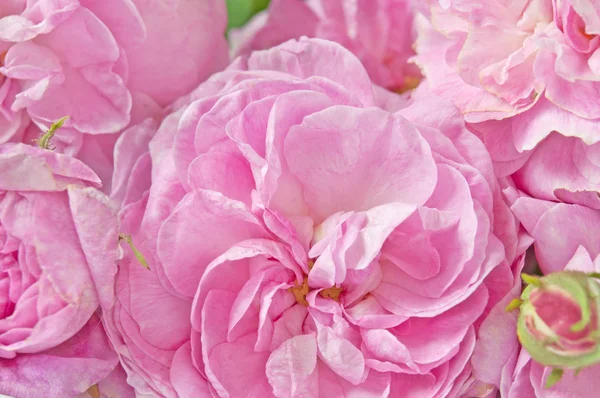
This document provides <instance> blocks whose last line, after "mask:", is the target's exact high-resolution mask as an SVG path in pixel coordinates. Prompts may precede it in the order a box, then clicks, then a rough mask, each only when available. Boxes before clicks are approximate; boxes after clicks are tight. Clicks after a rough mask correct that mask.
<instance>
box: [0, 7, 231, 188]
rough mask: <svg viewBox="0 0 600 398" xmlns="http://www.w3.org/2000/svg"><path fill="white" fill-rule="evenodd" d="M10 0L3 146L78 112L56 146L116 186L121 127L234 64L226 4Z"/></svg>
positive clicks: (2, 26) (0, 80) (0, 25)
mask: <svg viewBox="0 0 600 398" xmlns="http://www.w3.org/2000/svg"><path fill="white" fill-rule="evenodd" d="M5 3H7V4H3V5H2V7H1V9H0V53H2V54H3V55H2V57H1V58H0V61H1V62H0V65H3V66H2V67H1V68H0V74H1V75H0V84H1V89H0V101H1V102H0V103H1V104H2V106H1V109H2V112H1V115H0V143H2V142H6V141H22V142H25V143H31V141H32V140H33V139H35V138H38V137H39V135H40V129H42V130H45V129H46V128H47V127H48V126H49V125H50V124H51V123H52V122H53V121H54V120H56V119H58V118H61V117H63V116H70V119H69V121H68V122H67V123H66V125H65V127H64V128H63V129H61V130H60V131H59V133H58V134H57V136H56V138H55V140H54V143H55V146H56V147H57V149H58V150H59V151H61V152H65V153H67V154H71V155H76V156H77V157H79V158H81V159H83V160H84V161H85V162H86V163H87V164H89V165H90V166H91V167H92V168H93V169H94V170H95V171H96V172H97V173H98V174H99V176H100V177H101V179H102V181H104V182H105V185H106V186H107V187H109V186H110V184H109V183H110V176H111V174H112V161H113V159H112V151H113V146H114V142H115V140H116V138H117V136H116V135H114V134H113V133H117V132H119V131H120V130H122V129H123V128H125V127H126V126H127V125H128V124H129V123H130V122H131V121H133V122H137V121H139V120H142V119H143V118H144V117H147V116H152V115H158V114H160V110H161V108H162V107H164V106H166V105H168V104H170V103H171V102H172V101H173V100H175V99H176V98H178V97H179V96H181V95H183V94H186V93H187V92H188V91H190V90H191V89H192V88H194V87H196V86H197V85H198V83H200V82H201V81H203V80H204V79H206V78H207V77H208V76H210V74H211V73H213V72H215V71H216V70H219V69H221V68H223V67H224V66H225V65H226V64H227V61H228V59H227V58H228V57H227V44H226V42H225V39H224V37H223V33H224V30H225V26H226V11H225V5H224V2H223V1H220V0H209V1H188V0H176V1H164V0H159V1H154V0H135V1H129V0H115V1H110V2H106V1H90V0H63V1H54V0H35V1H25V0H10V1H8V2H5ZM199 27H201V31H200V32H198V31H195V32H194V33H191V32H192V30H197V29H198V28H199ZM30 121H31V122H33V123H30ZM82 133H83V134H82Z"/></svg>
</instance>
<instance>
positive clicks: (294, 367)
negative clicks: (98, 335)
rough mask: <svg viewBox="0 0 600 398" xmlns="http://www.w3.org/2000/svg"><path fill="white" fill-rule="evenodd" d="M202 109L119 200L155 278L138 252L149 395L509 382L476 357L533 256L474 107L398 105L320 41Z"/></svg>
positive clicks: (255, 57) (212, 88)
mask: <svg viewBox="0 0 600 398" xmlns="http://www.w3.org/2000/svg"><path fill="white" fill-rule="evenodd" d="M342 68H343V70H344V73H339V71H340V70H341V69H342ZM187 101H188V103H187V104H178V105H179V106H181V107H179V108H177V107H175V108H176V110H174V113H173V114H171V115H170V116H169V117H167V118H166V119H165V121H164V122H163V124H162V125H161V126H160V127H159V128H158V131H157V132H156V133H155V131H156V129H157V126H156V125H154V124H153V122H152V121H148V122H146V123H143V124H141V125H138V126H134V127H132V129H131V130H129V131H127V132H125V133H124V134H123V135H122V136H121V138H120V141H119V143H118V144H117V146H116V153H115V157H116V162H117V164H119V165H120V166H118V167H117V173H116V174H115V178H114V179H113V180H114V181H116V182H121V183H118V184H115V186H114V187H113V197H114V198H115V199H116V200H118V201H120V202H121V203H123V210H122V213H121V219H122V228H123V229H124V231H125V232H126V233H131V234H132V236H133V240H134V242H135V243H136V246H137V249H138V250H139V251H141V252H142V253H143V254H144V255H145V257H146V260H147V262H148V264H149V266H150V270H147V269H145V268H143V267H142V266H141V265H140V264H139V263H138V262H137V261H136V260H135V258H134V257H133V256H132V253H131V252H128V253H126V256H125V258H124V259H123V260H122V261H121V262H120V263H119V268H118V269H119V271H118V274H117V278H116V294H117V301H116V304H115V306H114V307H113V308H112V309H111V310H110V311H107V312H106V313H105V316H104V321H105V324H106V327H107V330H108V333H109V336H110V337H111V340H112V341H113V343H114V345H115V347H116V349H117V351H118V352H119V354H120V356H121V359H122V363H123V366H124V368H125V371H126V372H127V373H128V380H129V382H130V384H131V385H133V386H134V387H135V388H136V391H137V393H138V394H148V395H154V396H164V397H197V396H211V394H212V396H220V397H229V396H230V397H241V396H244V397H271V396H277V397H288V396H289V397H291V396H294V397H299V396H332V397H337V396H361V397H367V396H372V397H387V396H404V397H438V396H472V395H470V391H471V389H472V388H474V387H475V386H477V387H483V388H484V389H485V394H487V393H488V392H489V391H491V389H493V388H494V387H495V386H494V385H485V386H481V385H480V384H481V383H479V381H478V380H476V377H475V376H474V370H473V366H472V365H471V362H470V361H471V356H472V354H473V350H474V347H475V346H476V344H478V343H477V341H478V329H479V325H480V324H481V322H482V321H483V319H484V318H485V316H486V315H487V314H488V313H489V312H490V311H491V310H492V308H493V307H494V305H495V304H496V303H498V302H499V301H500V300H501V299H502V298H503V297H505V296H506V295H507V293H509V291H511V289H513V286H514V285H515V277H514V270H513V269H511V266H513V263H515V264H516V265H514V267H517V268H518V267H519V265H518V264H519V263H521V264H522V251H523V250H524V249H522V248H520V247H519V246H518V240H517V228H518V224H517V223H516V222H515V220H514V218H513V216H512V215H511V213H510V211H509V209H508V207H507V206H506V205H505V204H504V202H503V199H502V197H501V194H500V191H499V189H498V187H497V183H496V180H495V178H494V175H493V172H492V165H491V161H490V159H489V157H488V155H487V153H486V151H485V148H484V147H483V145H482V143H481V142H480V141H479V140H478V139H477V138H476V137H475V136H474V135H472V134H471V133H469V132H468V131H467V130H466V129H465V126H464V123H463V121H462V118H461V116H460V114H459V113H458V112H457V110H456V109H455V108H454V107H452V106H451V105H449V104H448V103H446V102H445V101H442V100H439V99H435V98H429V99H426V100H423V101H421V102H417V103H415V104H413V105H412V106H410V107H409V108H406V109H403V110H402V111H400V112H398V113H389V112H386V111H384V110H381V109H378V108H376V107H374V106H373V104H374V96H373V88H372V85H371V82H370V80H369V78H368V76H367V73H366V71H365V70H364V68H363V67H362V65H361V63H360V62H359V60H358V59H357V58H355V57H354V56H352V54H351V53H350V52H348V51H347V50H345V49H344V48H342V47H341V46H339V45H337V44H335V43H332V42H327V41H322V40H318V39H301V40H300V41H298V42H296V41H289V42H286V43H284V44H282V45H280V46H278V47H275V48H273V49H271V50H268V51H259V52H255V53H253V54H252V55H251V56H249V57H247V58H246V57H245V58H240V59H238V60H237V61H236V62H234V64H233V65H231V66H230V67H229V68H228V69H227V70H225V71H224V72H222V73H219V74H216V75H214V76H213V77H212V78H210V79H209V80H208V81H207V82H205V83H204V84H202V85H201V86H200V87H199V88H198V89H197V90H195V91H194V92H193V93H192V94H191V96H190V97H189V98H188V100H187ZM433 110H435V111H434V112H433ZM153 134H155V135H154V137H153V138H151V137H152V136H153ZM142 137H145V140H146V141H145V142H148V141H150V144H149V147H148V146H147V145H146V143H145V142H144V140H143V139H142ZM119 170H120V171H119ZM129 175H131V176H133V177H132V178H130V179H129V180H128V181H126V180H127V179H126V178H125V176H129ZM504 360H505V359H504V358H499V359H498V358H493V357H490V358H488V359H486V360H485V361H484V362H485V363H484V364H483V365H487V366H488V370H489V373H488V375H489V378H490V379H494V378H495V377H496V376H495V375H492V374H491V373H493V372H494V371H493V370H491V369H492V368H494V369H497V370H496V371H497V372H498V373H499V372H501V369H502V366H503V362H502V361H504ZM494 362H498V363H494ZM497 378H498V379H499V378H500V376H499V375H498V376H497ZM492 381H493V380H490V382H492ZM485 383H488V381H485Z"/></svg>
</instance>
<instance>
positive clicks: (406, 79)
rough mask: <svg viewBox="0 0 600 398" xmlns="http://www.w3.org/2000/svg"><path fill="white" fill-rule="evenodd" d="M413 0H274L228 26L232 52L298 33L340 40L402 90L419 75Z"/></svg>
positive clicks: (378, 79) (377, 77) (386, 83)
mask: <svg viewBox="0 0 600 398" xmlns="http://www.w3.org/2000/svg"><path fill="white" fill-rule="evenodd" d="M414 7H415V5H414V4H413V0H375V1H374V0H360V1H348V0H333V1H332V0H309V1H306V2H305V1H301V0H273V1H271V4H270V6H269V9H268V10H265V11H263V12H262V13H259V14H257V15H255V16H254V17H253V19H252V20H251V21H250V22H249V23H248V24H247V25H245V26H244V27H243V28H241V29H236V30H233V31H231V32H230V38H231V40H232V47H233V53H234V54H235V55H240V54H249V53H250V52H251V51H254V50H264V49H268V48H270V47H272V46H275V45H277V44H280V43H283V42H284V41H286V40H289V39H293V38H299V37H301V36H308V37H318V38H321V39H326V40H331V41H335V42H337V43H340V44H342V45H343V46H344V47H346V48H347V49H349V50H350V51H352V52H353V53H354V55H356V56H357V57H358V58H359V59H360V60H361V62H362V63H363V65H364V67H365V69H366V70H367V72H368V73H369V76H370V77H371V79H372V80H373V82H375V83H376V84H378V85H380V86H383V87H386V88H388V89H390V90H393V91H407V90H411V89H413V88H415V87H416V85H417V84H418V83H419V80H420V74H419V71H418V68H416V67H415V66H414V65H411V64H409V63H408V59H409V58H410V57H411V56H412V55H414V50H413V48H412V45H413V42H414V39H415V31H414V28H413V18H414Z"/></svg>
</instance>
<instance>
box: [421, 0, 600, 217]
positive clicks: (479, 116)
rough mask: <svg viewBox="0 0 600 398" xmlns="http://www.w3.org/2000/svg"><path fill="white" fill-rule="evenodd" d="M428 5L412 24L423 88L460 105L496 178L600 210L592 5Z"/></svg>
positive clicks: (519, 0)
mask: <svg viewBox="0 0 600 398" xmlns="http://www.w3.org/2000/svg"><path fill="white" fill-rule="evenodd" d="M431 3H433V4H434V5H433V6H432V7H431V10H430V17H429V18H424V17H422V18H419V23H418V26H419V39H418V41H417V46H416V48H417V56H416V57H415V60H416V62H417V64H419V65H420V66H421V68H422V69H423V72H424V74H425V75H426V76H427V82H428V83H427V84H424V85H422V86H421V88H422V89H423V91H424V92H427V93H428V94H429V93H434V94H437V95H441V96H444V97H447V98H449V99H451V100H452V101H453V102H454V103H455V104H456V105H457V106H458V107H459V108H460V109H461V111H462V112H463V113H464V114H465V119H466V120H467V121H468V122H471V123H473V124H472V125H471V128H472V129H473V130H474V131H476V132H477V133H478V134H479V135H481V136H482V138H483V140H484V142H485V144H486V147H487V148H488V150H489V151H490V153H491V155H492V158H493V160H494V163H495V166H496V169H497V173H498V175H499V176H500V177H503V176H507V175H511V174H513V177H514V182H515V184H516V185H517V187H518V188H519V189H521V190H522V191H524V192H526V193H528V194H529V195H532V196H534V197H537V198H541V199H545V200H554V201H563V202H567V203H578V204H584V205H586V206H590V207H594V208H600V199H598V197H597V195H596V192H598V190H599V189H600V180H599V179H598V175H600V173H599V169H598V165H599V164H600V157H599V155H598V153H599V151H598V148H599V144H598V134H597V133H596V125H597V122H598V118H599V117H600V107H599V106H598V101H597V100H596V97H597V89H598V84H599V83H598V82H597V80H598V68H597V65H596V64H597V63H598V62H597V59H598V57H599V55H600V52H598V43H599V41H598V38H597V36H596V35H597V34H598V33H599V31H598V29H599V26H600V25H599V24H598V21H597V19H595V18H596V16H597V15H598V12H599V10H600V9H599V8H598V6H597V5H594V4H592V3H588V2H579V1H568V0H564V1H550V0H534V1H524V0H514V1H508V2H496V1H471V0H466V1H465V0H459V1H450V2H445V3H443V5H441V4H438V2H431ZM586 4H587V5H586ZM496 119H503V120H496ZM482 122H483V123H482Z"/></svg>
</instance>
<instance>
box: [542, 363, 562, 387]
mask: <svg viewBox="0 0 600 398" xmlns="http://www.w3.org/2000/svg"><path fill="white" fill-rule="evenodd" d="M564 372H565V371H564V370H562V369H558V368H554V369H552V372H550V375H549V376H548V379H546V388H552V386H554V385H555V384H556V383H558V382H559V381H560V379H561V378H562V376H563V373H564Z"/></svg>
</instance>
